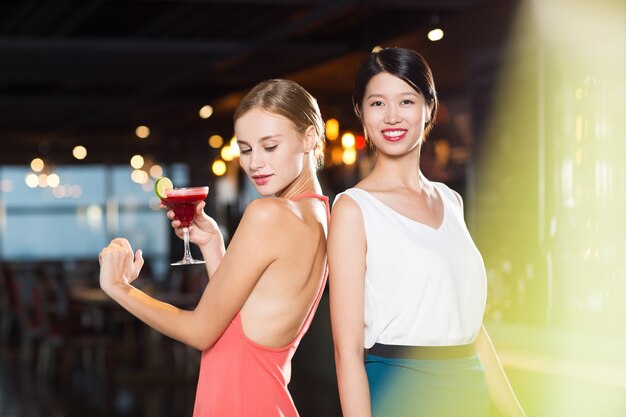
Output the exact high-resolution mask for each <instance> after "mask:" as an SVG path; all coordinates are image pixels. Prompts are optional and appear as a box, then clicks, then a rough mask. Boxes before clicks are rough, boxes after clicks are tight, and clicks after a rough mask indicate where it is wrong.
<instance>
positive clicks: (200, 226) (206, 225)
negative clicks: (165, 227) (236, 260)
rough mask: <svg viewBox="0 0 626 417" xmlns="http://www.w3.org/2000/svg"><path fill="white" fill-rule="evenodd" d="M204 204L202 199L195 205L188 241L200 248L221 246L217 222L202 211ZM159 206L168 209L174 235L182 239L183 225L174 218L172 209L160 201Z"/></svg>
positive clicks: (221, 241)
mask: <svg viewBox="0 0 626 417" xmlns="http://www.w3.org/2000/svg"><path fill="white" fill-rule="evenodd" d="M205 206H206V203H205V202H204V201H202V202H200V203H198V204H197V205H196V208H195V216H194V218H193V220H192V221H191V224H190V225H189V241H190V242H192V243H195V244H196V245H198V247H200V249H201V250H202V249H203V248H205V247H210V246H211V245H218V246H221V245H223V241H224V239H223V237H222V232H221V231H220V229H219V226H218V225H217V222H216V221H215V220H213V218H212V217H210V216H208V215H207V214H206V213H205V212H204V207H205ZM161 208H162V209H166V210H168V212H167V218H168V219H170V220H171V225H172V228H173V229H174V232H175V233H176V236H178V237H179V238H181V239H182V238H183V227H182V225H181V222H180V220H176V214H175V213H174V210H169V207H168V206H167V205H166V204H164V203H161Z"/></svg>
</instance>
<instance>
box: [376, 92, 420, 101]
mask: <svg viewBox="0 0 626 417" xmlns="http://www.w3.org/2000/svg"><path fill="white" fill-rule="evenodd" d="M406 95H412V96H419V95H420V94H419V93H418V92H416V91H403V92H401V93H398V94H396V96H406ZM372 97H386V95H385V94H380V93H372V94H370V95H369V96H367V97H366V98H365V99H366V100H367V99H370V98H372Z"/></svg>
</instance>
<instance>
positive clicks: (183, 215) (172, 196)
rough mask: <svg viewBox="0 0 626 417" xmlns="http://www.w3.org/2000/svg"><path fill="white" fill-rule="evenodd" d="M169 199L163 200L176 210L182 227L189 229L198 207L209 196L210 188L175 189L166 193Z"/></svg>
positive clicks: (175, 212) (175, 213)
mask: <svg viewBox="0 0 626 417" xmlns="http://www.w3.org/2000/svg"><path fill="white" fill-rule="evenodd" d="M165 194H166V196H167V198H164V199H162V200H163V202H164V203H165V204H167V206H168V207H170V208H171V209H172V210H174V215H175V216H176V219H177V220H180V225H181V226H182V227H189V225H190V224H191V221H192V220H193V218H194V216H195V215H196V205H198V203H200V202H201V201H202V200H204V199H205V198H206V197H207V195H208V194H209V187H190V188H173V189H171V190H167V191H166V192H165Z"/></svg>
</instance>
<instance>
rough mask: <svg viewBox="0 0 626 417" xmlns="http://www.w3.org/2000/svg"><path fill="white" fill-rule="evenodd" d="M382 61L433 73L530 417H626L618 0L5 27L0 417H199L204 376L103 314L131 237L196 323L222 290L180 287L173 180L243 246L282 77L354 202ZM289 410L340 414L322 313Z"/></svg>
mask: <svg viewBox="0 0 626 417" xmlns="http://www.w3.org/2000/svg"><path fill="white" fill-rule="evenodd" d="M376 45H382V46H403V47H408V48H412V49H415V50H417V51H418V52H420V53H421V54H422V55H423V56H424V57H425V58H426V59H427V60H428V61H429V63H430V65H431V67H432V69H433V73H434V76H435V82H436V85H437V89H438V93H439V97H440V101H441V107H440V112H439V115H438V117H437V123H436V126H435V128H434V129H433V131H432V132H431V133H430V135H429V137H428V140H427V142H426V143H425V145H424V150H423V152H422V160H421V166H422V170H423V171H424V172H425V174H426V175H427V176H428V177H429V178H430V179H432V180H436V181H443V182H445V183H447V184H448V185H449V186H451V187H452V188H454V189H456V190H457V191H458V192H459V193H460V194H461V195H462V196H463V198H464V200H465V208H466V213H465V214H466V221H467V224H468V227H469V229H470V232H471V233H472V235H473V237H474V239H475V241H476V244H477V246H478V247H479V249H480V250H481V252H482V255H483V258H484V260H485V264H486V268H487V273H488V280H489V297H488V305H487V311H486V315H485V325H486V327H487V330H488V331H489V332H490V334H491V336H492V339H493V341H494V343H495V345H496V349H497V350H498V352H499V355H500V358H501V360H502V362H503V364H504V366H505V368H506V371H507V373H508V375H509V378H510V381H511V383H512V385H513V388H514V390H515V391H516V393H517V395H518V398H519V400H520V402H521V403H522V405H523V406H524V408H525V409H526V412H527V414H528V416H545V417H552V416H590V415H594V416H598V417H601V416H602V417H603V416H607V417H613V416H626V255H625V254H626V220H625V217H624V214H623V213H625V212H626V195H625V192H626V164H625V163H624V162H625V161H626V117H625V115H626V113H625V109H626V92H625V88H626V3H624V1H623V0H599V1H595V2H589V1H585V0H343V1H342V0H337V1H331V0H292V1H289V0H232V1H228V0H82V1H78V0H59V1H55V2H52V1H47V2H46V1H41V0H23V1H19V2H18V1H9V2H3V3H2V4H0V261H1V265H0V416H2V417H22V416H43V415H45V416H85V415H89V416H104V415H107V416H110V415H114V416H145V417H156V416H174V415H178V416H180V415H183V416H184V415H191V412H192V408H193V400H194V395H195V384H196V380H197V372H198V364H199V353H198V352H196V351H194V350H193V349H191V348H187V347H185V346H183V345H181V344H180V343H177V342H174V341H171V340H169V339H168V338H165V337H163V336H160V335H159V334H157V333H156V332H154V331H152V330H150V329H148V328H147V327H146V326H144V325H142V324H141V323H139V322H138V321H137V320H135V319H134V318H132V317H131V316H130V315H129V314H127V313H126V312H125V311H124V310H122V309H121V308H119V307H117V306H116V305H115V304H113V303H112V302H111V301H110V300H108V298H107V297H106V296H105V295H104V294H102V292H101V291H100V290H99V289H98V287H97V277H98V264H97V254H98V252H99V251H100V249H101V248H102V247H103V246H105V245H106V244H107V243H108V241H109V240H110V239H112V238H113V237H115V236H125V237H127V238H128V239H129V240H130V242H131V244H132V245H133V247H137V248H139V247H140V248H142V250H143V252H144V256H145V258H146V260H147V263H146V266H145V268H144V271H143V272H142V277H141V278H140V280H139V281H138V285H140V286H141V287H142V288H143V289H144V290H145V291H147V292H149V293H151V294H153V295H154V296H156V297H157V298H160V299H163V300H165V301H168V302H171V303H173V304H175V305H178V306H180V307H183V308H192V307H193V306H194V304H195V303H196V302H197V300H198V298H199V296H200V293H201V291H202V289H203V288H204V285H205V284H206V279H207V278H206V272H205V271H204V270H203V267H202V266H186V267H170V266H169V263H170V262H171V261H175V260H177V259H178V258H180V257H181V256H182V243H181V242H180V240H179V239H178V238H177V237H176V236H174V235H173V233H172V231H171V228H170V226H169V223H168V222H167V220H166V218H165V216H164V214H163V213H162V212H161V211H160V210H159V209H158V201H157V200H156V198H155V195H154V192H153V186H154V181H155V179H156V178H158V177H159V176H161V175H167V176H169V177H170V178H171V179H172V180H173V182H174V184H175V185H177V186H186V185H209V186H210V193H209V197H208V199H207V211H208V212H209V214H211V215H212V216H214V218H215V219H216V220H217V221H218V222H219V224H220V226H221V227H222V229H223V231H224V234H225V236H226V237H227V238H228V236H230V234H231V233H232V232H233V231H234V229H235V227H236V225H237V223H238V221H239V219H240V216H241V214H242V212H243V209H244V207H245V206H246V205H247V204H248V203H249V202H250V201H251V200H252V199H254V198H256V197H257V195H256V194H255V191H254V190H253V188H252V187H251V186H250V184H248V182H247V180H246V179H245V178H244V177H243V176H242V175H241V173H239V172H238V149H237V147H236V144H235V143H234V141H233V129H232V114H233V111H234V109H235V108H236V106H237V104H238V102H239V100H240V99H241V97H242V96H243V95H244V94H245V92H246V91H247V90H248V89H249V88H250V87H252V86H253V85H255V84H256V83H258V82H259V81H262V80H264V79H268V78H279V77H280V78H288V79H292V80H294V81H296V82H298V83H300V84H301V85H302V86H304V87H305V88H306V89H307V90H309V91H310V92H311V93H312V94H313V95H314V96H315V97H316V98H317V99H318V101H319V104H320V107H321V110H322V114H323V116H324V118H325V120H326V129H327V146H326V163H325V166H324V168H323V170H321V172H320V178H321V181H322V184H323V187H324V190H325V193H326V194H328V195H329V196H330V197H331V198H332V197H333V196H334V195H335V194H336V193H338V192H340V191H343V190H344V189H346V188H348V187H350V186H352V185H354V184H355V183H356V182H357V181H358V180H359V179H360V178H362V177H363V176H364V175H366V174H367V173H368V172H369V170H370V169H371V167H372V166H373V163H374V161H375V159H374V155H373V154H372V152H371V151H370V150H369V149H368V148H367V147H366V145H365V141H364V138H363V135H362V132H361V130H360V126H359V123H358V120H357V119H356V117H355V116H354V114H353V111H352V108H351V90H352V83H353V78H354V74H355V72H356V68H357V66H358V64H359V63H360V61H361V60H362V59H363V57H364V55H365V53H367V52H369V51H370V50H371V49H372V47H374V46H376ZM290 389H291V391H292V394H293V397H294V400H295V402H296V405H297V406H298V408H299V410H300V413H301V415H302V416H303V417H307V416H338V415H340V414H341V413H340V409H339V400H338V396H337V388H336V382H335V370H334V364H333V353H332V339H331V334H330V325H329V312H328V299H327V294H325V296H324V298H323V300H322V303H321V305H320V308H319V311H318V314H317V316H316V319H315V321H314V323H313V325H312V328H311V330H310V331H309V333H308V334H307V336H306V337H305V339H304V340H303V342H302V344H301V346H300V348H299V350H298V352H297V353H296V357H295V359H294V365H293V377H292V383H291V384H290ZM494 415H497V414H496V413H495V412H494Z"/></svg>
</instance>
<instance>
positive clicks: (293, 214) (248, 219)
mask: <svg viewBox="0 0 626 417" xmlns="http://www.w3.org/2000/svg"><path fill="white" fill-rule="evenodd" d="M298 224H305V221H304V220H303V218H302V216H301V213H300V212H299V210H298V207H297V205H296V204H295V203H294V202H293V201H291V200H289V199H286V198H279V197H263V198H259V199H256V200H254V201H252V202H251V203H250V204H248V207H246V210H245V211H244V214H243V217H242V219H241V223H240V227H241V226H242V225H244V227H246V225H247V226H248V227H251V228H252V229H254V230H256V231H258V232H262V231H283V230H291V229H293V228H294V227H296V228H297V225H298Z"/></svg>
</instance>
